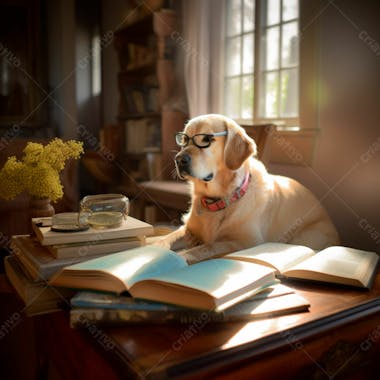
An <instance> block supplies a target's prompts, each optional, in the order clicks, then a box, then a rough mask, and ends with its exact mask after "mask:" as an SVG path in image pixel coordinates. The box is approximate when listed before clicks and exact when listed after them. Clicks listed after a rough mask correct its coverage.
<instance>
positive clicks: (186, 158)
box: [175, 152, 191, 176]
mask: <svg viewBox="0 0 380 380" xmlns="http://www.w3.org/2000/svg"><path fill="white" fill-rule="evenodd" d="M175 164H176V167H177V172H178V174H179V176H184V175H186V174H189V175H190V174H191V156H190V155H189V154H188V153H185V152H179V153H177V155H176V156H175Z"/></svg>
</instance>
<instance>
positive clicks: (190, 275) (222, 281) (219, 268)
mask: <svg viewBox="0 0 380 380" xmlns="http://www.w3.org/2000/svg"><path fill="white" fill-rule="evenodd" d="M267 277H270V278H271V279H273V281H274V274H273V269H271V268H268V267H264V266H262V265H257V264H253V263H248V262H242V261H237V260H228V259H214V260H206V261H202V262H199V263H196V264H193V265H190V266H188V267H187V268H182V269H179V270H176V271H172V272H167V273H163V274H161V275H159V276H154V277H151V278H149V279H148V281H159V282H165V283H171V284H174V285H180V286H185V287H188V288H192V289H196V290H199V291H201V292H204V293H207V294H209V295H211V296H213V297H215V298H217V299H218V298H222V297H224V296H226V295H228V294H231V293H234V292H236V291H239V290H241V289H244V288H246V287H247V286H251V285H254V284H255V283H257V284H258V285H259V286H261V283H260V282H261V280H262V279H263V278H267ZM265 284H267V282H265Z"/></svg>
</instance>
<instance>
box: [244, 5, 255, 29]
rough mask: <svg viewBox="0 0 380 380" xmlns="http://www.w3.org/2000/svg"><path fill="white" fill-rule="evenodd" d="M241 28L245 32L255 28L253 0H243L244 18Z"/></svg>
mask: <svg viewBox="0 0 380 380" xmlns="http://www.w3.org/2000/svg"><path fill="white" fill-rule="evenodd" d="M243 28H244V31H245V32H249V31H251V30H254V28H255V1H254V0H244V19H243Z"/></svg>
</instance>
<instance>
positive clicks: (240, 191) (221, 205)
mask: <svg viewBox="0 0 380 380" xmlns="http://www.w3.org/2000/svg"><path fill="white" fill-rule="evenodd" d="M250 179H251V174H249V173H247V175H246V176H245V178H244V181H243V183H242V184H241V185H240V186H239V187H238V188H237V189H236V190H235V191H234V192H233V193H232V195H231V196H229V197H224V198H219V199H215V198H206V197H203V198H202V199H201V203H202V206H203V207H205V208H207V209H208V210H209V211H220V210H223V209H225V208H226V207H227V206H228V205H230V204H231V203H233V202H236V201H237V200H239V199H240V198H241V197H242V196H243V195H244V194H245V193H246V192H247V190H248V185H249V181H250Z"/></svg>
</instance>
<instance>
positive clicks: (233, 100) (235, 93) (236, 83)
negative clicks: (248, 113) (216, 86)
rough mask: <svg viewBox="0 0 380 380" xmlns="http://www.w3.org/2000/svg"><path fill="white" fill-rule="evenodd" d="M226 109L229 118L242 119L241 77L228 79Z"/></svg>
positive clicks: (225, 92)
mask: <svg viewBox="0 0 380 380" xmlns="http://www.w3.org/2000/svg"><path fill="white" fill-rule="evenodd" d="M224 94H225V95H224V108H225V110H226V114H227V116H229V117H232V118H234V117H236V118H239V117H240V77H239V78H230V79H226V88H225V91H224Z"/></svg>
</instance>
